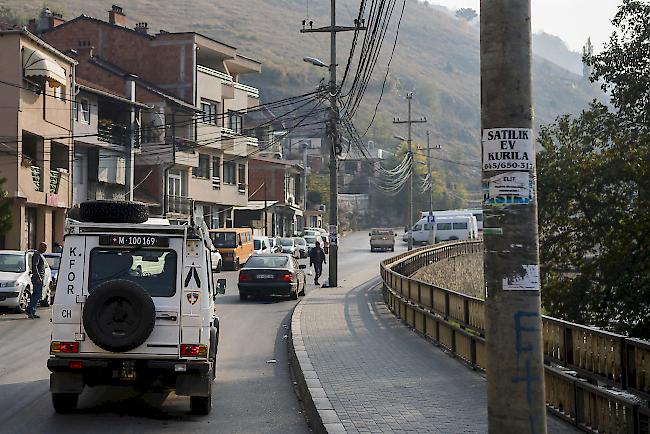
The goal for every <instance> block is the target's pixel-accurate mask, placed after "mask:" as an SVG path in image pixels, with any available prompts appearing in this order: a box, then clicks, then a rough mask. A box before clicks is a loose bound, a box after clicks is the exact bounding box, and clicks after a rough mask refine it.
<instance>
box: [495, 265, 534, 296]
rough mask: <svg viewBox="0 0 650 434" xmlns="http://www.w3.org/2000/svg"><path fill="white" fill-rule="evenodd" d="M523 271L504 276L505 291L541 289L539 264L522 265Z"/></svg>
mask: <svg viewBox="0 0 650 434" xmlns="http://www.w3.org/2000/svg"><path fill="white" fill-rule="evenodd" d="M522 268H523V275H522V274H521V273H518V274H515V275H514V276H510V277H504V278H503V290H504V291H539V289H540V283H539V282H540V279H539V265H522Z"/></svg>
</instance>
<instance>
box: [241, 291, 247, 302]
mask: <svg viewBox="0 0 650 434" xmlns="http://www.w3.org/2000/svg"><path fill="white" fill-rule="evenodd" d="M247 298H248V295H247V294H244V293H242V292H240V293H239V299H240V300H241V301H245V300H246V299H247Z"/></svg>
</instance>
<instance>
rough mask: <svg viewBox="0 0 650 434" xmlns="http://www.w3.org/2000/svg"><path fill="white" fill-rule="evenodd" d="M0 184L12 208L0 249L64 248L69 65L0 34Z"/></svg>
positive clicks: (41, 47)
mask: <svg viewBox="0 0 650 434" xmlns="http://www.w3.org/2000/svg"><path fill="white" fill-rule="evenodd" d="M0 52H1V53H2V62H0V77H2V81H3V83H1V84H0V99H1V100H2V106H1V107H0V178H5V179H6V181H5V184H4V189H5V190H6V191H7V193H8V196H9V197H10V198H11V199H12V201H13V207H12V228H11V230H10V231H9V233H7V234H6V235H4V236H0V249H19V250H25V249H33V248H37V247H38V244H39V243H40V242H42V241H44V242H47V243H48V244H49V245H50V246H52V245H53V244H54V243H59V244H62V243H63V230H64V222H65V213H66V209H67V208H68V207H69V206H70V204H71V202H72V188H71V176H70V169H71V163H72V161H71V156H72V152H71V150H72V140H71V136H72V131H73V126H74V125H73V116H72V114H73V111H74V110H73V102H72V100H73V98H74V95H73V87H74V86H73V83H74V75H75V64H76V62H75V60H74V59H72V58H70V57H68V56H66V55H64V54H63V53H62V52H61V51H59V50H57V49H56V48H54V47H53V46H52V45H50V44H47V43H45V42H43V41H42V40H40V39H39V38H37V37H35V36H34V35H33V34H32V33H30V32H28V31H26V30H23V29H13V30H12V29H6V28H5V29H4V30H2V29H0Z"/></svg>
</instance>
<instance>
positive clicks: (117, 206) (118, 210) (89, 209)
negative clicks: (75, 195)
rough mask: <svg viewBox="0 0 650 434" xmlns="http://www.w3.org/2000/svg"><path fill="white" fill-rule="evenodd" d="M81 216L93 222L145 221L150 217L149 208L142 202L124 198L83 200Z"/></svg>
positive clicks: (84, 219)
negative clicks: (129, 200)
mask: <svg viewBox="0 0 650 434" xmlns="http://www.w3.org/2000/svg"><path fill="white" fill-rule="evenodd" d="M80 208H81V209H80V212H79V216H80V218H81V220H82V221H86V222H93V223H144V222H146V221H147V220H148V219H149V208H148V207H147V205H145V204H144V203H142V202H127V201H124V200H93V201H88V202H82V203H81V205H80Z"/></svg>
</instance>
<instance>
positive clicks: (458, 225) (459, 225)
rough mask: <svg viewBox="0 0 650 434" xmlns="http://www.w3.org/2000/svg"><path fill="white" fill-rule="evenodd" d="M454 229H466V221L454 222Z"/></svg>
mask: <svg viewBox="0 0 650 434" xmlns="http://www.w3.org/2000/svg"><path fill="white" fill-rule="evenodd" d="M454 229H467V223H454Z"/></svg>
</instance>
